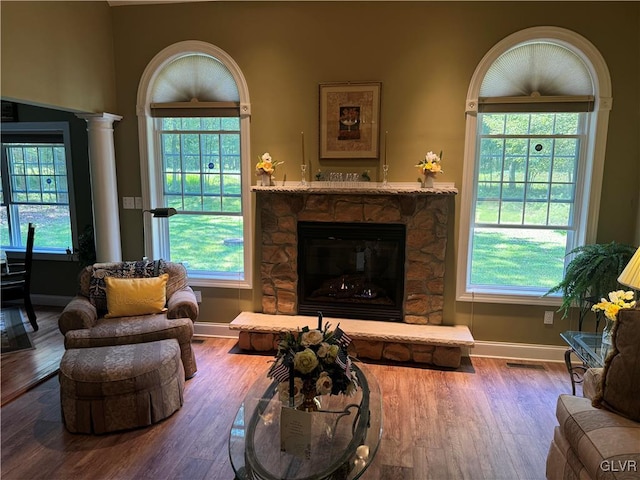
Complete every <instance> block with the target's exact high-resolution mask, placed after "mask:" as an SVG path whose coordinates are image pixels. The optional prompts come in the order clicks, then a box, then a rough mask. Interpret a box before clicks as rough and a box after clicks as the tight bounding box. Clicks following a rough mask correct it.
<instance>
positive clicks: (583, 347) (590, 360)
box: [560, 331, 609, 395]
mask: <svg viewBox="0 0 640 480" xmlns="http://www.w3.org/2000/svg"><path fill="white" fill-rule="evenodd" d="M560 337H562V339H563V340H564V341H565V342H566V343H567V345H569V348H568V349H567V351H566V352H564V362H565V364H566V365H567V370H568V371H569V376H570V377H571V391H572V392H573V395H575V394H576V383H582V381H583V379H584V372H586V371H587V369H588V368H601V367H602V366H604V359H605V358H606V356H607V354H608V353H609V349H608V348H607V347H605V348H603V347H602V333H587V332H574V331H568V332H564V333H561V334H560ZM572 353H573V354H575V355H576V356H577V357H578V358H579V359H580V361H582V365H577V366H574V365H572V364H571V354H572Z"/></svg>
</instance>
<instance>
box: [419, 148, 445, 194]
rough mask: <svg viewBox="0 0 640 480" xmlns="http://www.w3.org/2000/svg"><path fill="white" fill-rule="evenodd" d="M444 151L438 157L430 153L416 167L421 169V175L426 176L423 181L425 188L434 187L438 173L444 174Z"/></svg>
mask: <svg viewBox="0 0 640 480" xmlns="http://www.w3.org/2000/svg"><path fill="white" fill-rule="evenodd" d="M441 161H442V151H441V152H440V155H436V154H435V153H433V152H428V153H427V154H426V155H425V157H424V160H422V161H421V162H420V163H418V164H417V165H416V167H418V168H419V169H420V173H421V174H422V175H423V176H424V180H421V183H422V186H423V187H432V186H433V179H434V178H435V176H436V175H437V174H438V173H442V165H441V164H440V162H441Z"/></svg>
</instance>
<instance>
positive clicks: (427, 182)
mask: <svg viewBox="0 0 640 480" xmlns="http://www.w3.org/2000/svg"><path fill="white" fill-rule="evenodd" d="M434 178H435V175H433V174H431V173H425V175H424V182H422V188H433V179H434Z"/></svg>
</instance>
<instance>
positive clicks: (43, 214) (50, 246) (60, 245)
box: [17, 205, 73, 251]
mask: <svg viewBox="0 0 640 480" xmlns="http://www.w3.org/2000/svg"><path fill="white" fill-rule="evenodd" d="M17 214H18V218H19V219H20V233H21V239H22V246H25V245H26V241H27V228H28V227H29V223H33V224H34V225H35V226H36V235H35V237H34V241H33V245H34V249H36V248H40V249H47V250H58V251H65V250H66V249H67V248H68V249H70V250H72V249H73V243H72V240H71V222H70V220H69V219H70V218H71V217H70V214H69V207H68V206H67V205H18V206H17Z"/></svg>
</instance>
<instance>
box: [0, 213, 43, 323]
mask: <svg viewBox="0 0 640 480" xmlns="http://www.w3.org/2000/svg"><path fill="white" fill-rule="evenodd" d="M35 232H36V227H35V226H34V225H33V224H32V223H30V224H29V230H28V232H27V247H26V251H25V255H24V262H13V261H11V260H10V258H9V257H7V263H6V265H5V268H3V270H2V276H1V278H2V304H3V305H4V303H5V302H6V301H11V300H22V301H23V302H24V308H25V310H26V311H27V317H28V318H29V323H31V326H32V327H33V330H34V331H37V330H38V323H37V321H36V312H35V310H34V309H33V304H32V303H31V264H32V260H33V240H34V238H35Z"/></svg>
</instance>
